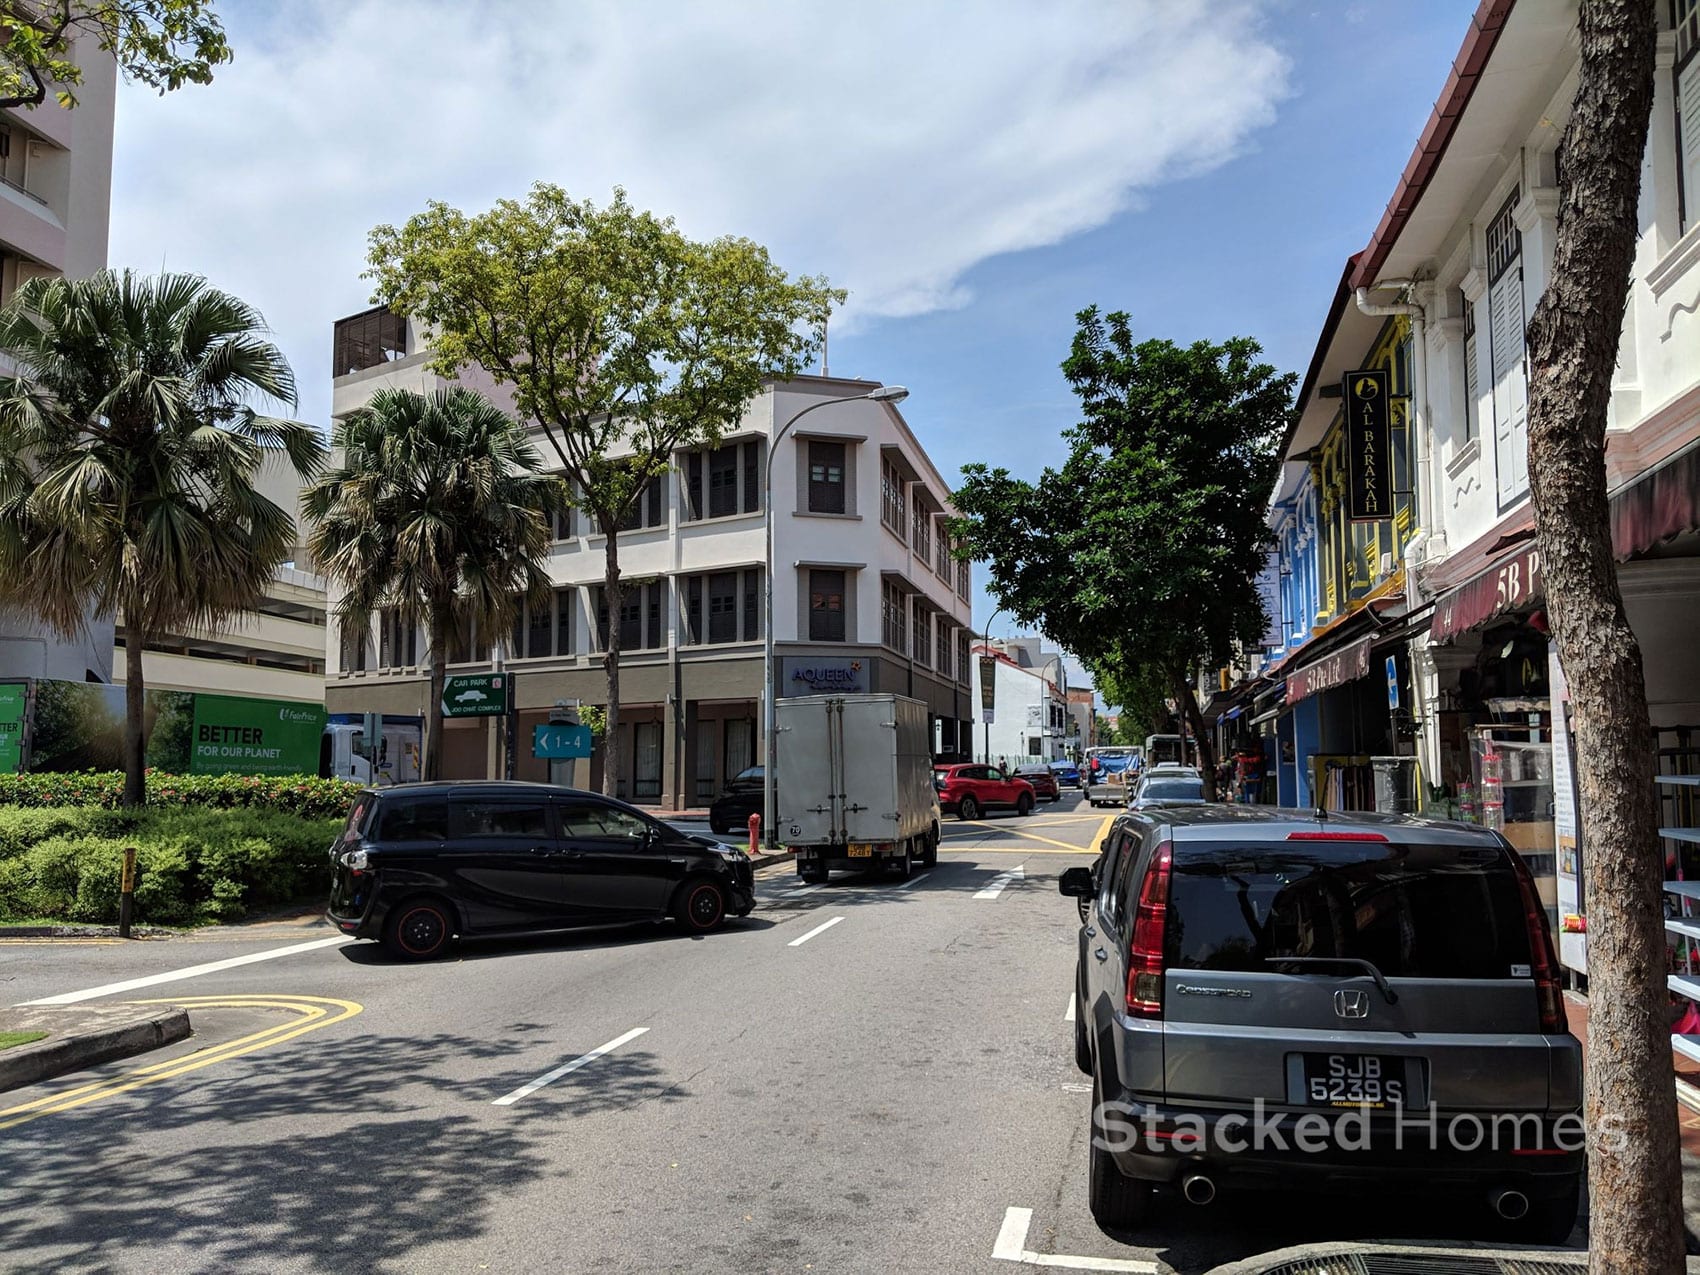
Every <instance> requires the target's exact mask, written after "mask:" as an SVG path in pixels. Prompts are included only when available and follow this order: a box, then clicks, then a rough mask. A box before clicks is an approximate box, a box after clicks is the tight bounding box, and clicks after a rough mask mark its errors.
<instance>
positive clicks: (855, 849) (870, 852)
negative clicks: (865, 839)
mask: <svg viewBox="0 0 1700 1275" xmlns="http://www.w3.org/2000/svg"><path fill="white" fill-rule="evenodd" d="M850 857H851V858H852V859H871V858H873V857H874V848H873V847H872V846H870V845H864V844H857V845H852V846H851V847H850Z"/></svg>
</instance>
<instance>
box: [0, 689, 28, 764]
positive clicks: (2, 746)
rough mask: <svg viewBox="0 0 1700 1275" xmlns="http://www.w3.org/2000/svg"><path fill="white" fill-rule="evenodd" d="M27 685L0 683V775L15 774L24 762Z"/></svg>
mask: <svg viewBox="0 0 1700 1275" xmlns="http://www.w3.org/2000/svg"><path fill="white" fill-rule="evenodd" d="M28 702H29V687H28V686H27V685H26V684H25V683H23V682H5V683H0V775H15V774H17V773H18V770H19V768H20V767H22V766H23V764H24V709H25V707H26V705H27V704H28Z"/></svg>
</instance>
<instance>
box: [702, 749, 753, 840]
mask: <svg viewBox="0 0 1700 1275" xmlns="http://www.w3.org/2000/svg"><path fill="white" fill-rule="evenodd" d="M761 777H762V768H761V767H760V766H751V767H749V768H748V769H747V770H740V771H739V772H738V773H737V774H736V775H734V776H732V781H731V782H730V783H728V784H727V785H726V791H725V792H723V793H721V794H720V795H719V796H718V797H716V798H715V799H714V804H713V805H712V806H710V807H709V808H708V826H709V827H710V828H712V829H713V830H714V835H715V836H717V837H724V836H728V835H730V834H732V833H739V832H743V831H744V830H745V828H747V827H748V826H749V822H750V816H751V815H759V814H760V813H761V800H762V798H761Z"/></svg>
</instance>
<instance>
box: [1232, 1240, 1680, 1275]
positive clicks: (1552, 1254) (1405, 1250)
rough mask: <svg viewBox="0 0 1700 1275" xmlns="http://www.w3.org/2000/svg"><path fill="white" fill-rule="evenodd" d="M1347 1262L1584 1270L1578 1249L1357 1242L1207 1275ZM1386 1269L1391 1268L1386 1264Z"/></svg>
mask: <svg viewBox="0 0 1700 1275" xmlns="http://www.w3.org/2000/svg"><path fill="white" fill-rule="evenodd" d="M1352 1258H1357V1259H1367V1260H1365V1261H1364V1264H1363V1266H1362V1267H1361V1269H1365V1270H1381V1269H1383V1267H1382V1266H1381V1265H1380V1264H1378V1263H1379V1262H1380V1261H1382V1260H1383V1259H1389V1258H1390V1259H1393V1261H1395V1262H1399V1263H1401V1265H1400V1266H1399V1267H1398V1269H1400V1270H1405V1269H1415V1268H1414V1267H1412V1266H1410V1265H1409V1263H1410V1262H1411V1259H1421V1260H1422V1261H1423V1262H1424V1263H1426V1265H1424V1266H1423V1267H1422V1268H1421V1269H1424V1270H1445V1269H1448V1268H1449V1267H1451V1268H1456V1266H1459V1265H1465V1264H1467V1265H1468V1269H1471V1270H1481V1271H1484V1272H1485V1271H1488V1270H1493V1269H1497V1270H1500V1271H1505V1272H1511V1271H1516V1272H1531V1273H1535V1272H1538V1273H1540V1275H1545V1272H1548V1271H1571V1270H1578V1271H1580V1270H1586V1269H1587V1267H1588V1253H1587V1250H1585V1249H1578V1248H1501V1247H1499V1246H1497V1245H1493V1244H1442V1245H1435V1244H1420V1243H1408V1244H1401V1243H1397V1242H1388V1243H1377V1242H1375V1241H1361V1240H1360V1241H1358V1242H1356V1243H1352V1242H1338V1241H1337V1242H1334V1243H1327V1244H1299V1245H1295V1246H1294V1247H1292V1248H1283V1249H1277V1250H1275V1251H1274V1252H1272V1253H1263V1254H1261V1255H1259V1256H1257V1257H1248V1258H1243V1259H1241V1260H1240V1261H1237V1262H1229V1263H1228V1264H1227V1265H1225V1266H1217V1267H1214V1268H1212V1269H1211V1270H1210V1271H1209V1272H1208V1273H1207V1275H1264V1273H1265V1272H1268V1271H1287V1270H1293V1269H1299V1268H1301V1266H1302V1264H1303V1263H1309V1262H1314V1263H1317V1264H1318V1265H1317V1267H1316V1269H1318V1270H1324V1269H1326V1270H1335V1269H1341V1270H1344V1269H1348V1268H1346V1267H1344V1266H1334V1265H1325V1263H1329V1262H1335V1263H1338V1262H1340V1261H1341V1260H1342V1259H1348V1260H1349V1259H1352ZM1442 1263H1446V1264H1447V1265H1442ZM1386 1269H1389V1270H1391V1269H1394V1268H1393V1266H1392V1265H1388V1266H1387V1267H1386ZM1688 1269H1689V1271H1691V1272H1693V1271H1697V1270H1700V1259H1695V1258H1690V1259H1689V1262H1688Z"/></svg>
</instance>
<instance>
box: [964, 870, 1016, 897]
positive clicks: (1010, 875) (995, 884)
mask: <svg viewBox="0 0 1700 1275" xmlns="http://www.w3.org/2000/svg"><path fill="white" fill-rule="evenodd" d="M1026 866H1027V865H1025V864H1021V863H1018V864H1016V865H1015V866H1014V867H1013V868H1011V869H1010V870H1009V871H1008V872H1000V873H998V874H997V876H995V877H993V878H992V879H991V881H990V882H988V883H987V885H986V888H985V889H983V890H976V891H975V892H974V897H975V898H976V899H995V898H997V897H998V895H1000V894H1002V893H1003V892H1004V890H1006V889H1007V888H1008V887H1009V885H1010V883H1011V882H1013V881H1018V880H1021V879H1022V878H1023V877H1025V876H1026V873H1025V872H1024V871H1023V869H1024V868H1025V867H1026Z"/></svg>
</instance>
